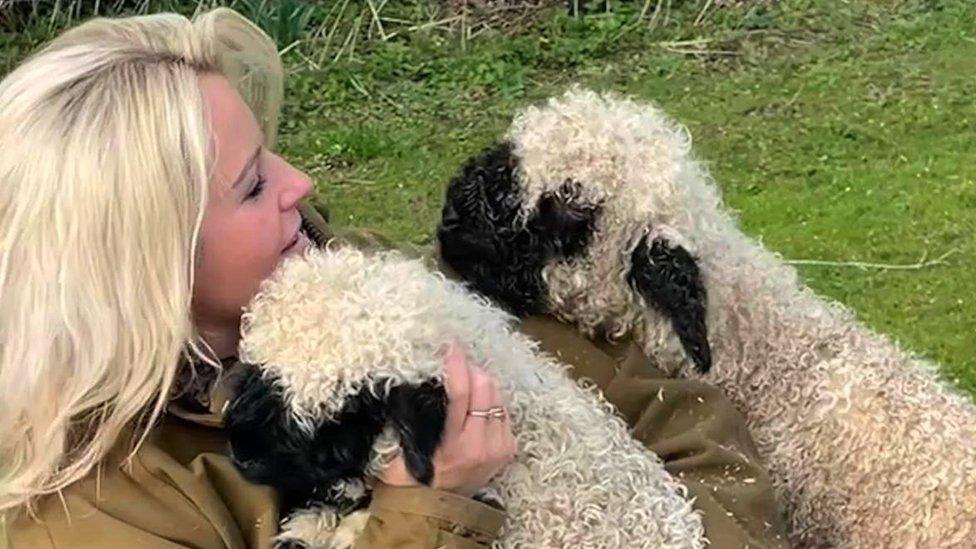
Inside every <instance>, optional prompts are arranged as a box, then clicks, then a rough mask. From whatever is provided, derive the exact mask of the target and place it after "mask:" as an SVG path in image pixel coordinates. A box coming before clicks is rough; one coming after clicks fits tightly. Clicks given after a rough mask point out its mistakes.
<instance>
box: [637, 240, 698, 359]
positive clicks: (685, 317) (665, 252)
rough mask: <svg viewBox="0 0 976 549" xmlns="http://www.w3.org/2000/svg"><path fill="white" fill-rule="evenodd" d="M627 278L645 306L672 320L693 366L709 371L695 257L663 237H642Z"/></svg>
mask: <svg viewBox="0 0 976 549" xmlns="http://www.w3.org/2000/svg"><path fill="white" fill-rule="evenodd" d="M628 279H629V280H630V283H631V285H632V286H633V287H634V289H636V290H637V292H638V293H640V294H641V296H642V297H643V298H644V300H645V301H646V302H647V303H648V305H650V306H651V307H654V308H655V309H656V310H657V311H659V312H660V313H662V314H664V315H666V316H667V317H668V318H670V319H671V325H672V326H673V328H674V331H675V332H676V333H677V335H678V339H679V340H680V341H681V345H682V347H684V349H685V352H686V353H687V354H688V356H689V357H690V358H691V360H692V362H694V363H695V367H696V369H697V370H698V371H699V372H700V373H706V372H708V370H709V369H710V368H711V366H712V353H711V348H710V347H709V344H708V330H707V328H706V326H705V312H706V308H707V304H708V301H707V295H706V293H705V286H704V284H703V283H702V280H701V275H700V273H699V270H698V264H697V263H696V261H695V258H694V257H692V255H691V254H690V253H688V250H686V249H684V248H682V247H681V246H678V245H674V244H671V243H669V242H668V241H667V240H665V239H664V238H655V239H653V240H651V241H650V242H648V237H646V236H645V237H644V238H643V239H641V241H640V242H639V243H638V245H637V247H636V248H635V249H634V252H633V254H632V255H631V271H630V273H629V275H628Z"/></svg>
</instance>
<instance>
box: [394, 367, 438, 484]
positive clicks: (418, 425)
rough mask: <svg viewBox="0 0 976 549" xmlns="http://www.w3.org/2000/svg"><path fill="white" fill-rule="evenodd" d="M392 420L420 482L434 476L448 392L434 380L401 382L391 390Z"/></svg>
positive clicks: (412, 473) (405, 456)
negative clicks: (406, 383) (417, 382)
mask: <svg viewBox="0 0 976 549" xmlns="http://www.w3.org/2000/svg"><path fill="white" fill-rule="evenodd" d="M387 406H388V414H389V418H390V420H391V421H392V422H393V425H394V427H396V430H397V434H398V435H399V437H400V447H401V448H402V449H403V459H404V461H405V462H406V466H407V471H409V472H410V474H411V475H413V477H414V478H415V479H417V480H418V481H419V482H421V483H423V484H428V485H429V484H430V483H431V482H432V481H433V480H434V462H433V457H434V451H435V450H437V446H438V445H439V444H440V442H441V434H442V433H443V431H444V420H445V418H446V416H447V392H446V391H445V390H444V386H443V385H441V384H440V383H438V382H435V381H428V382H426V383H422V384H420V385H401V386H399V387H394V388H393V389H392V390H391V391H390V397H389V400H388V401H387Z"/></svg>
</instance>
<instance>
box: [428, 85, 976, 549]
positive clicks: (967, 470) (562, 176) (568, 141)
mask: <svg viewBox="0 0 976 549" xmlns="http://www.w3.org/2000/svg"><path fill="white" fill-rule="evenodd" d="M438 241H439V245H440V253H441V256H442V257H443V258H444V260H445V262H446V263H447V265H448V266H450V267H451V268H452V269H453V270H455V271H457V273H458V274H459V275H460V276H461V277H462V278H463V279H465V280H466V281H467V282H468V283H469V284H470V286H471V287H473V288H474V289H476V290H478V291H479V292H481V293H482V294H484V295H485V296H487V297H489V298H490V299H492V300H493V301H495V302H496V303H498V304H500V305H502V306H504V307H505V308H507V309H508V310H509V311H511V312H512V313H514V314H517V315H523V314H527V313H536V312H546V313H551V314H554V315H556V316H557V317H560V318H561V319H563V320H565V321H568V322H572V323H575V324H576V325H577V326H578V327H579V328H580V329H581V331H582V332H584V333H585V334H587V335H589V336H591V337H607V338H610V339H614V338H617V337H620V336H623V335H625V334H633V335H634V336H635V337H636V338H637V339H638V341H640V343H641V345H642V347H643V348H644V350H645V351H646V352H647V353H648V355H649V356H652V357H655V358H656V359H657V362H658V363H659V364H660V365H662V366H667V365H671V367H672V369H673V371H674V372H675V373H678V374H681V375H687V376H703V378H704V379H705V380H708V381H711V382H714V383H716V384H718V385H720V386H721V387H722V388H724V389H725V391H726V392H727V394H728V395H729V396H730V398H731V399H732V400H733V402H734V403H735V404H736V405H737V406H738V407H739V408H740V410H741V411H742V412H743V413H744V414H745V415H746V417H747V421H748V424H749V427H750V430H751V433H752V434H753V436H754V438H755V440H756V442H757V445H758V447H759V450H760V454H761V455H762V456H763V457H764V459H765V460H766V462H767V465H768V467H769V469H770V473H771V476H772V478H773V480H774V482H775V484H776V486H777V489H778V493H779V495H780V496H781V498H782V500H783V501H784V503H785V505H786V508H787V512H788V517H789V520H790V528H791V534H790V537H791V540H792V541H793V543H794V544H796V545H797V546H800V547H858V548H862V547H864V548H867V547H878V548H882V547H884V548H891V547H970V548H972V547H976V406H974V405H973V402H972V400H971V399H970V398H969V397H968V396H964V395H962V394H961V393H960V392H959V391H957V390H956V389H954V388H953V387H951V386H950V385H948V384H946V383H943V382H942V381H940V379H939V377H938V374H937V368H936V366H935V365H934V364H933V363H931V362H930V361H927V360H924V359H921V358H917V357H916V356H913V355H912V354H911V353H909V352H907V351H905V350H903V349H902V348H901V347H899V345H898V344H896V343H895V342H893V341H892V340H890V339H889V338H887V337H885V336H883V335H880V334H877V333H875V332H873V331H872V330H870V329H868V328H867V327H865V326H863V325H862V324H860V323H859V322H858V321H857V320H856V319H855V317H854V315H853V314H852V313H851V312H850V311H849V310H847V309H846V308H844V307H843V306H841V305H840V304H837V303H834V302H831V301H829V300H826V299H823V298H821V297H818V296H817V295H815V294H814V293H813V292H812V291H811V290H810V289H809V288H808V287H807V286H806V285H804V284H803V283H802V282H801V280H800V279H799V277H798V276H797V273H796V271H795V269H794V268H792V267H791V266H789V265H788V264H786V263H785V262H784V261H783V260H782V259H781V258H780V257H779V256H777V255H776V254H775V253H772V252H770V251H768V250H766V249H764V247H763V246H762V245H761V244H760V243H758V242H757V241H756V240H754V239H753V238H751V237H749V236H747V235H746V234H745V233H743V231H742V230H741V229H739V227H738V226H737V224H736V221H735V219H734V218H733V216H732V215H731V214H730V212H729V210H728V209H727V208H726V207H725V206H724V205H723V204H722V201H721V198H720V194H719V190H718V187H717V186H716V185H715V183H714V182H713V181H712V179H711V178H710V176H709V174H708V172H707V170H706V169H705V168H704V167H703V166H702V164H701V163H700V162H697V161H696V160H695V159H694V157H693V155H692V151H691V139H690V137H689V135H688V133H687V131H685V130H684V129H683V128H682V127H680V126H679V125H678V124H676V123H675V122H674V121H672V120H671V119H670V118H669V117H667V116H666V115H665V114H664V113H663V112H662V111H661V110H660V109H659V108H656V107H655V106H653V105H650V104H647V103H638V102H635V101H632V100H629V99H626V98H622V97H619V96H615V95H609V94H603V95H601V94H597V93H595V92H592V91H587V90H582V89H578V88H574V89H572V90H570V91H569V92H567V93H566V94H565V95H563V96H561V97H557V98H553V99H551V100H550V101H549V102H548V103H546V104H544V105H542V106H535V107H530V108H527V109H525V110H524V111H522V112H521V113H520V114H518V115H517V116H516V118H515V120H514V122H513V124H512V126H511V128H510V130H509V132H508V134H507V136H506V138H505V140H504V141H503V142H501V143H499V144H497V145H496V146H494V147H492V148H490V149H488V150H486V151H485V152H483V153H482V154H480V155H478V156H476V157H474V158H472V159H471V160H470V161H468V162H467V163H466V164H465V165H464V166H463V168H462V169H461V170H460V172H459V173H458V174H457V175H456V176H455V177H454V178H453V179H452V180H451V182H450V183H449V185H448V189H447V193H446V202H445V205H444V208H443V217H442V221H441V225H440V227H439V230H438Z"/></svg>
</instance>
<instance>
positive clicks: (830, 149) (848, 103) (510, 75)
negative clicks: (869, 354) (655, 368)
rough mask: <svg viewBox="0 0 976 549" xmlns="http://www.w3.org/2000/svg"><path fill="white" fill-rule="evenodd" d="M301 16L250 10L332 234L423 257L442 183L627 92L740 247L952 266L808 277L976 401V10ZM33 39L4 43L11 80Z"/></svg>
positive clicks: (785, 5)
mask: <svg viewBox="0 0 976 549" xmlns="http://www.w3.org/2000/svg"><path fill="white" fill-rule="evenodd" d="M300 4H302V3H301V2H296V1H293V2H290V3H289V6H290V7H289V8H288V9H284V8H279V9H278V12H270V11H268V10H265V11H263V12H262V11H260V10H261V9H264V8H262V5H263V3H262V2H260V1H259V0H252V1H250V2H247V3H239V4H238V5H239V6H244V7H250V9H252V10H253V11H254V13H255V18H256V19H259V20H260V21H259V22H261V23H262V24H263V25H264V26H265V28H268V29H269V30H271V31H272V32H274V33H275V36H276V38H277V39H278V42H279V45H280V46H281V47H282V48H288V51H287V53H286V55H285V59H286V62H287V64H288V67H289V80H288V90H287V104H286V107H285V113H284V117H283V118H284V122H283V125H282V136H281V140H280V147H281V149H282V150H283V152H284V153H285V155H286V156H287V157H288V158H289V159H291V160H292V161H293V162H294V163H295V164H296V165H298V166H300V167H301V168H303V169H305V170H307V171H308V172H310V173H311V174H312V175H313V176H314V177H315V178H316V180H317V189H316V200H317V201H319V202H320V203H323V204H327V205H328V207H329V209H330V211H331V213H332V218H333V221H334V223H335V224H337V225H340V226H360V227H370V228H374V229H378V230H380V231H381V232H384V233H386V234H387V235H389V236H391V237H393V238H395V239H399V240H405V241H411V242H417V243H421V242H427V241H429V240H430V237H431V236H430V235H431V229H432V228H433V226H434V225H435V223H436V220H437V215H438V211H439V205H440V200H441V194H442V192H443V187H444V184H445V183H446V181H447V180H448V178H449V177H450V176H451V174H452V173H453V172H454V170H455V169H456V168H457V166H458V165H459V164H460V163H461V162H462V161H463V160H464V159H465V158H466V157H468V156H469V155H471V154H472V153H474V152H476V151H478V150H479V149H480V148H482V147H483V146H485V145H487V144H489V143H490V142H492V141H493V140H495V139H497V138H498V137H499V136H500V135H501V134H502V133H503V132H504V130H505V128H506V127H507V125H508V123H509V120H510V117H511V115H512V113H513V112H514V111H515V110H516V109H518V108H520V107H522V106H524V105H526V104H528V103H530V102H533V101H539V100H541V99H543V98H545V97H546V96H548V95H551V94H555V93H559V92H560V91H562V90H564V89H565V88H566V87H567V86H568V85H569V84H570V83H573V82H579V83H583V84H586V85H589V86H592V87H596V88H599V89H611V90H618V91H623V92H626V93H629V94H633V95H634V96H636V97H640V98H643V99H646V100H651V101H655V102H657V103H658V104H660V105H661V106H662V107H663V108H664V109H666V110H667V111H668V112H669V113H671V114H672V115H673V116H675V117H677V118H678V119H679V120H681V121H682V122H683V123H685V124H686V125H687V126H688V127H689V128H690V130H691V132H692V135H693V136H694V138H695V141H696V149H697V152H698V155H699V156H700V157H701V158H703V159H704V160H706V161H707V162H708V163H709V164H710V167H711V170H712V173H713V174H714V175H715V177H716V179H717V181H718V183H719V184H720V185H721V187H722V188H723V191H724V193H725V197H726V200H727V202H728V203H729V204H730V205H731V206H732V207H733V208H734V209H736V210H737V211H738V212H739V214H740V219H741V222H742V225H743V227H744V228H745V230H746V231H747V232H749V233H751V234H753V235H755V236H757V237H759V238H761V239H762V241H763V242H764V243H765V244H766V245H767V246H768V247H769V248H771V249H773V250H776V251H779V252H781V253H782V254H783V255H784V256H785V257H787V258H793V259H819V260H831V261H865V262H883V263H913V262H916V261H918V260H919V258H920V257H922V256H923V255H927V257H928V258H930V259H931V258H934V257H937V256H940V255H942V254H943V253H945V252H948V251H950V250H954V253H953V254H952V255H950V256H949V257H948V258H947V259H946V264H944V265H936V266H931V267H927V268H924V269H919V270H914V271H899V270H878V269H868V270H861V269H856V268H851V267H825V266H803V267H800V269H801V273H802V275H803V276H804V277H805V279H806V280H807V281H808V282H809V284H810V285H811V286H813V287H814V288H815V289H816V290H817V291H819V292H820V293H822V294H823V295H826V296H828V297H831V298H834V299H837V300H839V301H841V302H843V303H845V304H847V305H849V306H850V307H852V308H853V309H854V310H856V311H857V313H858V314H859V316H860V318H862V319H863V320H864V321H865V322H866V323H867V324H869V325H871V326H872V327H874V328H876V329H878V330H880V331H882V332H885V333H889V334H892V335H893V336H895V337H896V338H897V339H899V340H900V341H902V342H903V343H904V344H905V345H906V346H908V347H909V348H911V349H914V350H917V351H918V352H920V353H923V354H926V355H928V356H930V357H932V358H933V359H935V360H937V361H939V362H941V363H942V364H943V365H944V372H945V374H946V376H947V377H948V378H950V379H953V380H956V381H957V382H958V383H959V384H960V385H961V386H963V387H964V388H966V389H967V390H969V391H971V392H973V393H976V358H974V357H973V354H972V353H971V350H970V349H971V347H972V343H973V342H974V339H976V338H974V334H976V277H974V274H976V162H974V159H976V129H974V128H976V78H974V77H973V75H976V3H973V2H970V1H968V0H902V1H880V0H874V1H871V0H846V1H844V0H781V1H780V2H777V3H770V2H763V3H761V4H755V3H752V4H749V3H746V4H745V5H742V6H739V7H732V8H723V9H711V10H710V11H708V12H706V13H705V14H704V16H702V12H701V8H702V7H703V5H704V4H705V3H704V2H700V1H692V0H685V1H681V0H673V1H671V2H667V1H666V0H662V1H661V2H660V6H661V9H660V10H657V9H656V8H657V6H658V5H659V3H658V2H657V1H656V0H651V1H648V2H646V3H645V2H615V3H614V9H613V11H612V12H611V13H609V14H601V15H593V16H588V17H586V18H582V19H574V18H571V17H568V16H566V15H563V14H561V13H559V10H554V11H552V12H549V13H547V14H542V15H541V16H539V18H538V22H537V23H536V24H535V25H534V27H533V28H532V29H531V30H530V31H528V32H522V33H518V34H515V35H506V34H504V33H501V32H494V31H492V29H487V30H485V29H482V31H480V35H479V36H477V37H476V38H474V39H470V40H469V39H467V38H466V36H467V35H464V34H462V33H461V31H460V30H459V28H458V27H457V26H456V25H455V26H453V27H448V25H447V24H446V23H445V24H437V23H436V19H437V17H439V15H436V14H435V13H434V12H432V11H430V10H429V9H428V5H427V4H425V2H423V1H422V0H412V1H402V2H399V3H397V2H394V3H393V5H392V6H389V5H387V6H386V7H384V8H383V13H382V14H381V15H382V16H384V17H385V18H388V19H389V20H386V19H384V20H386V23H385V29H384V32H383V33H380V32H379V30H378V28H376V27H375V26H374V25H373V24H372V23H371V19H372V14H371V13H370V12H368V11H366V8H365V7H364V6H366V4H363V3H361V2H360V3H356V2H352V3H350V4H349V5H348V6H347V7H346V9H342V10H340V8H341V7H342V4H341V3H335V2H327V3H323V4H318V5H316V7H315V8H312V9H310V11H308V12H307V13H306V12H305V11H302V8H301V6H300ZM375 5H380V3H379V2H376V3H375V4H374V6H375ZM296 6H297V8H296ZM350 6H352V7H350ZM193 7H194V6H193V5H192V4H191V5H190V6H187V7H185V8H184V11H192V9H191V8H193ZM645 7H646V8H648V9H647V10H646V11H644V17H643V18H642V19H641V18H639V15H640V12H641V11H642V10H643V9H644V8H645ZM292 8H295V9H298V10H299V11H298V12H295V13H297V15H295V16H294V17H292V15H290V14H291V13H292V12H291V11H289V10H291V9H292ZM242 9H244V8H242ZM655 12H656V13H657V15H656V16H655V15H654V13H655ZM276 13H277V15H276ZM275 17H277V18H278V19H275ZM282 18H284V19H287V21H284V22H282ZM393 19H397V20H398V21H401V22H397V21H393ZM402 21H405V22H402ZM423 21H431V22H432V23H430V24H428V26H427V27H426V28H424V29H412V28H411V27H412V26H418V25H419V24H420V23H421V22H423ZM696 21H698V24H697V25H696V24H695V23H696ZM35 27H36V25H35V26H34V27H31V28H35ZM333 29H334V30H333ZM46 32H47V34H50V30H48V31H46ZM394 32H397V33H398V34H397V35H396V36H394V37H392V38H389V39H386V40H384V39H383V38H384V35H389V34H392V33H394ZM38 33H39V34H36V35H31V34H30V33H27V34H24V33H21V34H20V35H17V36H11V35H9V34H8V35H0V48H3V49H0V62H3V60H6V61H5V63H6V66H9V65H10V64H11V63H12V62H14V61H16V59H18V58H19V57H20V56H22V55H23V52H24V51H26V49H27V48H28V47H29V46H31V45H33V44H36V43H37V41H38V40H39V39H42V38H43V37H44V36H45V32H42V31H38ZM4 40H5V41H6V42H4ZM296 40H297V41H298V42H297V43H296V42H295V41H296ZM5 43H6V46H5V45H4V44H5ZM2 66H4V65H0V67H2ZM967 344H968V345H967Z"/></svg>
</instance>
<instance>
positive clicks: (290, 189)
mask: <svg viewBox="0 0 976 549" xmlns="http://www.w3.org/2000/svg"><path fill="white" fill-rule="evenodd" d="M287 170H288V173H287V175H286V176H285V177H286V182H287V183H286V188H285V189H284V190H283V191H282V192H281V209H282V210H290V209H292V208H295V207H297V205H298V203H299V202H300V201H301V200H302V199H303V198H305V197H306V196H308V195H309V193H311V192H312V186H313V185H312V178H310V177H309V176H308V175H306V174H305V172H303V171H301V170H299V169H298V168H296V167H294V166H292V165H291V164H288V168H287Z"/></svg>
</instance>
